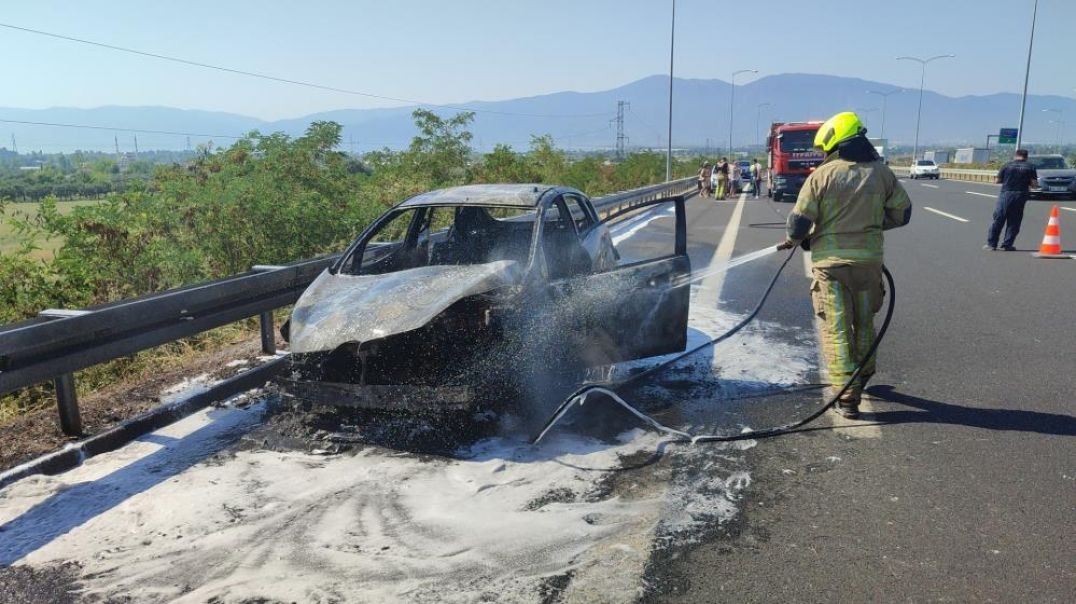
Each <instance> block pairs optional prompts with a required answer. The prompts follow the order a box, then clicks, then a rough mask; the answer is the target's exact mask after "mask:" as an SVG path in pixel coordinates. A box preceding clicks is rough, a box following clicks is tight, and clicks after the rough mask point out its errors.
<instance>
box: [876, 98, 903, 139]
mask: <svg viewBox="0 0 1076 604" xmlns="http://www.w3.org/2000/svg"><path fill="white" fill-rule="evenodd" d="M898 92H904V89H903V88H897V89H896V90H890V91H889V92H880V91H878V90H868V91H867V94H877V95H879V96H881V97H882V131H881V132H879V133H878V138H881V139H884V138H885V106H886V101H888V100H889V95H891V94H897V93H898Z"/></svg>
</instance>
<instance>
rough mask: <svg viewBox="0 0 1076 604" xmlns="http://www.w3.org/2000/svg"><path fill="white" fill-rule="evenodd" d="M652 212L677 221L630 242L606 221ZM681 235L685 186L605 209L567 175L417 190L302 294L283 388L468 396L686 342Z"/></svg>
mask: <svg viewBox="0 0 1076 604" xmlns="http://www.w3.org/2000/svg"><path fill="white" fill-rule="evenodd" d="M655 206H664V207H655ZM647 213H663V214H664V216H665V218H674V221H672V222H671V223H670V221H669V220H665V221H664V222H665V223H668V224H667V225H666V227H665V229H664V231H663V232H660V233H656V234H651V235H649V236H648V238H643V239H644V240H643V241H640V242H639V243H638V244H636V245H634V247H632V248H631V249H626V250H625V253H624V254H623V255H622V254H621V253H619V252H618V250H617V247H616V246H615V245H614V243H613V238H612V236H611V233H610V228H609V223H610V222H612V223H616V222H618V221H621V220H627V221H631V220H636V218H635V217H636V216H638V218H646V216H645V215H644V214H647ZM669 224H671V227H670V226H668V225H669ZM660 230H661V229H659V231H660ZM633 239H634V238H633ZM686 248H687V243H686V223H685V216H684V200H683V198H682V197H674V198H668V199H662V200H655V201H652V202H648V203H647V204H645V205H643V206H637V207H634V208H631V209H627V210H624V211H622V212H618V213H615V214H613V215H609V216H606V217H605V219H604V220H602V219H599V217H598V214H597V212H596V211H595V208H594V206H593V205H592V203H591V201H590V199H588V198H587V196H586V195H584V194H583V193H581V192H579V191H577V190H575V189H571V188H567V187H551V186H548V185H533V184H531V185H514V184H513V185H471V186H463V187H455V188H450V189H443V190H437V191H432V192H428V193H423V194H420V195H417V196H415V197H412V198H410V199H408V200H406V201H404V202H403V203H400V204H399V205H397V206H395V207H393V208H392V209H391V210H389V211H388V212H386V213H385V214H384V215H383V216H381V217H380V218H379V219H378V220H376V221H374V222H373V223H372V224H371V225H370V226H369V227H368V228H367V229H366V230H365V231H364V232H363V233H362V234H361V235H360V236H359V237H358V238H357V239H356V240H355V241H354V242H353V243H352V244H351V245H350V246H349V247H348V248H347V250H346V251H345V252H344V253H343V254H342V255H341V257H340V258H339V260H337V261H336V262H335V263H334V264H333V265H332V266H331V267H330V268H329V269H327V270H326V271H325V272H324V273H322V274H321V275H319V276H318V278H317V279H316V280H315V281H314V283H312V284H311V285H310V287H309V288H308V289H307V290H306V291H305V292H304V293H303V295H302V297H301V298H300V299H299V301H298V302H297V303H296V305H295V307H294V310H293V311H292V315H291V318H290V320H289V321H288V323H287V324H286V325H285V330H286V338H287V339H288V341H289V344H290V347H291V357H290V358H291V363H292V369H293V371H292V373H291V377H290V378H289V379H287V380H285V390H286V391H287V392H288V393H290V394H291V395H292V396H295V397H298V398H300V399H304V400H311V401H315V402H320V403H330V404H335V405H342V406H349V407H358V408H371V409H397V410H410V409H422V410H431V409H432V410H449V409H456V410H473V409H475V408H477V407H482V406H483V405H482V403H485V402H489V401H492V400H494V399H497V398H502V399H503V398H504V397H505V392H506V391H509V392H515V391H518V389H519V388H522V387H526V384H527V383H528V382H529V383H534V382H535V381H541V380H542V379H543V376H546V375H549V374H553V373H558V372H564V371H569V372H571V371H578V370H581V369H585V368H590V367H597V366H602V365H608V364H611V363H615V362H619V361H626V360H631V359H638V358H642V357H648V356H655V355H661V354H666V353H672V352H677V351H680V350H683V349H684V347H685V345H686V339H687V315H688V299H689V297H688V293H689V292H688V291H687V289H688V288H686V287H683V286H682V285H679V283H681V282H683V281H684V279H683V277H685V276H686V275H688V274H689V273H690V272H691V265H690V261H689V259H688V256H687V251H686Z"/></svg>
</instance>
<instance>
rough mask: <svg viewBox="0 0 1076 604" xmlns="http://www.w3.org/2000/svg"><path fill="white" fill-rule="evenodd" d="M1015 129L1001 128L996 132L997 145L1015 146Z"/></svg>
mask: <svg viewBox="0 0 1076 604" xmlns="http://www.w3.org/2000/svg"><path fill="white" fill-rule="evenodd" d="M1016 134H1017V129H1016V128H1002V129H1001V130H1000V131H998V144H999V145H1015V144H1016Z"/></svg>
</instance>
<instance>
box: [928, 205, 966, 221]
mask: <svg viewBox="0 0 1076 604" xmlns="http://www.w3.org/2000/svg"><path fill="white" fill-rule="evenodd" d="M923 209H924V210H926V211H928V212H934V213H935V214H937V215H939V216H945V217H946V218H952V219H953V220H959V221H960V222H967V219H964V218H961V217H959V216H955V215H953V214H950V213H949V212H942V211H941V210H935V209H934V208H929V207H927V206H923Z"/></svg>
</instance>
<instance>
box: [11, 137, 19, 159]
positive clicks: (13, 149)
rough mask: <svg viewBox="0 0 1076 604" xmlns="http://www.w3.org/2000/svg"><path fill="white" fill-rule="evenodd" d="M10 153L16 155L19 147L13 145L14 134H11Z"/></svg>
mask: <svg viewBox="0 0 1076 604" xmlns="http://www.w3.org/2000/svg"><path fill="white" fill-rule="evenodd" d="M11 151H12V152H14V153H16V154H18V152H19V146H18V145H16V144H15V133H14V132H12V133H11Z"/></svg>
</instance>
